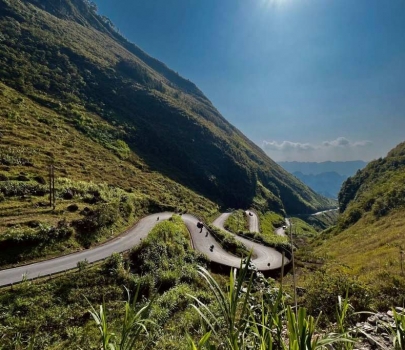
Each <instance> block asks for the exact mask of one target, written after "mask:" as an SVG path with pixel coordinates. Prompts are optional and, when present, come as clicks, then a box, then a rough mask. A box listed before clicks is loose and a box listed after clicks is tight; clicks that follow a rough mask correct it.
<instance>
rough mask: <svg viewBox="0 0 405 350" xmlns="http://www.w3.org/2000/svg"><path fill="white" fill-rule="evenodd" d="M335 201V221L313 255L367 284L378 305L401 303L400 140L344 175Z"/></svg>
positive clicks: (404, 282) (404, 220) (403, 193)
mask: <svg viewBox="0 0 405 350" xmlns="http://www.w3.org/2000/svg"><path fill="white" fill-rule="evenodd" d="M339 205H340V210H341V211H342V214H341V216H340V218H339V224H338V226H337V228H336V229H335V230H332V231H329V232H328V233H326V234H324V235H323V236H322V237H321V239H319V240H318V241H317V244H318V247H317V248H316V253H317V254H318V255H319V256H326V257H328V258H329V259H332V260H334V261H335V262H338V264H339V265H340V266H342V267H345V268H344V269H345V271H346V272H347V273H349V274H352V275H354V276H356V277H358V278H359V279H360V280H363V281H365V282H367V283H368V284H369V285H370V286H371V288H372V291H373V292H374V296H375V297H376V299H377V304H382V305H383V306H384V307H386V306H389V305H390V304H401V303H403V300H401V298H402V296H403V295H404V293H405V278H404V273H405V271H404V268H405V264H404V259H405V255H404V253H405V252H404V249H405V235H404V231H403V228H404V227H405V143H401V144H399V145H398V146H397V147H396V148H394V149H393V150H392V151H390V152H389V153H388V155H387V156H386V157H385V158H380V159H378V160H375V161H373V162H371V163H369V164H368V165H367V166H366V168H364V169H363V170H361V171H358V172H357V174H356V175H355V176H353V177H351V178H349V179H347V180H346V182H345V183H344V184H343V186H342V189H341V191H340V193H339ZM336 266H337V265H334V268H336Z"/></svg>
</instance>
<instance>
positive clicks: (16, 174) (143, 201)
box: [0, 83, 217, 264]
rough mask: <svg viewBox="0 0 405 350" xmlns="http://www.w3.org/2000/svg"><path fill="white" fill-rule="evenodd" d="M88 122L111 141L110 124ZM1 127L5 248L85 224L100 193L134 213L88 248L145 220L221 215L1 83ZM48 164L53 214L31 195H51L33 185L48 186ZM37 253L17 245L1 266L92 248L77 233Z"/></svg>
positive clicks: (0, 232) (0, 229) (0, 228)
mask: <svg viewBox="0 0 405 350" xmlns="http://www.w3.org/2000/svg"><path fill="white" fill-rule="evenodd" d="M83 116H84V117H85V116H87V117H88V118H89V120H93V124H89V125H90V126H91V127H90V126H89V130H90V133H91V130H97V131H99V132H100V133H101V132H102V130H103V127H104V126H105V127H106V128H107V129H105V132H104V134H106V135H107V136H108V132H109V129H108V124H106V123H105V122H103V121H102V120H100V119H98V118H97V117H96V116H94V115H90V114H88V113H83ZM90 118H91V119H90ZM0 125H1V126H0V132H1V135H2V136H1V143H0V191H1V192H2V194H1V195H0V196H1V199H2V200H0V208H1V214H0V215H1V218H2V219H1V220H0V241H4V240H5V237H6V236H7V235H11V236H15V235H16V234H17V233H20V234H21V233H22V232H25V233H27V232H28V231H30V230H31V231H32V228H31V227H32V226H33V227H34V231H35V230H36V227H38V224H41V225H45V226H56V225H57V223H58V222H59V221H61V220H66V221H67V222H68V224H70V223H71V222H72V221H74V220H77V219H82V218H83V217H84V216H83V215H80V214H79V212H80V211H81V210H82V209H84V208H85V207H88V208H89V209H91V210H95V208H97V205H99V203H93V202H92V199H93V198H94V192H95V191H96V192H99V193H100V194H101V199H102V202H107V203H115V202H122V201H124V200H126V199H128V202H129V203H130V206H131V208H130V211H131V212H130V213H129V215H127V216H124V217H121V216H119V217H118V219H117V220H116V222H114V223H112V224H111V225H107V226H108V227H103V228H102V229H101V230H100V231H101V232H100V234H99V235H95V236H94V237H91V238H90V244H93V243H95V242H97V241H102V240H104V239H106V238H108V237H110V236H111V234H117V233H119V232H121V231H122V230H123V229H124V228H126V227H128V226H130V225H131V224H133V223H134V222H135V221H136V220H137V219H139V218H140V217H141V216H143V215H145V214H146V213H148V212H153V211H158V210H165V209H169V210H180V211H184V210H186V209H187V210H189V211H192V212H196V213H199V214H201V215H203V216H204V215H212V213H213V212H216V210H217V207H216V205H215V204H214V203H212V202H211V201H209V200H208V199H206V198H204V197H202V196H199V195H197V194H195V193H194V192H192V191H190V190H188V189H186V188H185V187H183V186H181V185H179V184H177V183H175V182H173V181H171V180H169V179H168V178H166V177H164V176H162V175H161V174H158V173H156V172H152V171H150V170H148V167H147V166H146V165H145V164H144V163H143V161H142V160H141V159H139V158H138V157H136V155H134V154H133V153H128V156H127V157H123V155H122V152H124V151H125V147H121V148H114V147H113V146H114V142H116V140H115V139H112V140H110V139H108V138H107V137H104V136H103V135H104V134H102V135H101V136H100V137H94V140H95V141H93V140H91V139H90V138H89V136H86V135H84V134H83V133H82V132H79V131H78V130H77V128H76V127H75V126H74V125H72V124H71V122H70V121H69V120H67V118H66V117H64V116H63V115H60V114H57V113H55V112H53V111H52V110H50V109H48V108H45V107H43V106H41V105H39V104H37V103H35V102H33V101H31V100H30V99H28V98H26V97H24V96H23V95H22V94H20V93H19V92H17V91H15V90H13V89H11V88H8V87H7V86H5V85H3V84H1V83H0ZM100 130H101V131H100ZM123 158H125V159H123ZM50 163H53V164H55V167H56V170H55V175H56V190H57V191H56V197H57V201H56V208H55V210H52V209H51V208H49V207H46V206H45V207H43V206H42V205H41V204H42V203H47V202H48V197H47V194H45V195H35V194H34V191H33V190H31V187H32V188H34V189H35V188H37V187H38V186H39V187H40V188H45V190H47V184H45V185H41V184H38V182H37V181H36V180H35V178H42V179H44V180H45V181H46V182H47V183H48V179H47V172H48V170H47V167H48V165H49V164H50ZM21 176H22V177H21ZM18 179H24V180H29V181H19V180H18ZM69 191H73V192H74V196H73V198H71V199H64V197H65V195H66V193H67V192H69ZM4 194H6V195H4ZM16 194H17V195H16ZM71 204H77V205H78V208H79V209H78V210H77V211H75V212H70V211H68V210H67V207H68V206H69V205H71ZM30 226H31V227H30ZM17 231H18V232H17ZM76 231H77V230H76ZM34 233H35V232H34ZM39 245H40V247H39V248H38V247H37V248H36V249H35V251H33V250H32V249H27V247H26V246H24V245H21V244H20V245H18V244H17V246H16V247H15V250H12V251H10V256H9V257H6V255H7V254H2V259H1V263H2V264H5V263H15V262H18V261H22V260H27V259H31V258H39V257H44V256H50V255H54V254H60V253H61V252H63V253H66V252H69V251H71V250H76V249H80V248H82V247H83V246H84V245H86V246H88V245H89V242H85V241H84V240H83V239H79V235H78V234H77V232H74V234H73V235H72V236H71V237H70V238H69V239H59V240H54V241H49V242H46V243H44V244H42V243H41V244H39ZM10 247H11V245H10V244H9V245H8V248H10ZM28 248H32V247H31V246H29V247H28ZM6 251H8V250H7V249H6Z"/></svg>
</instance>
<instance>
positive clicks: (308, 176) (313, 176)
mask: <svg viewBox="0 0 405 350" xmlns="http://www.w3.org/2000/svg"><path fill="white" fill-rule="evenodd" d="M279 164H280V165H281V166H282V167H283V168H284V169H286V170H287V171H289V172H290V173H292V174H293V175H294V176H295V177H297V178H298V179H299V180H301V181H302V182H303V183H305V184H306V185H308V186H309V187H310V188H312V189H313V190H314V191H315V192H317V193H319V194H322V195H323V196H325V197H328V198H334V199H336V198H337V197H338V193H339V190H340V188H341V186H342V184H343V182H344V181H345V180H346V179H347V178H348V177H350V176H353V175H354V174H355V173H356V172H357V171H358V170H359V169H362V168H364V167H365V166H366V165H367V163H366V162H363V161H362V160H356V161H348V162H331V161H329V162H321V163H315V162H279Z"/></svg>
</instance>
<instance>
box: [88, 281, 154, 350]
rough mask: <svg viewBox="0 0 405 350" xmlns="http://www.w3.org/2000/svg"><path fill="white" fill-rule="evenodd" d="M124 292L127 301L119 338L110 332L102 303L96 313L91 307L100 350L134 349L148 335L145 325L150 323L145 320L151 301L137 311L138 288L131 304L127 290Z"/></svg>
mask: <svg viewBox="0 0 405 350" xmlns="http://www.w3.org/2000/svg"><path fill="white" fill-rule="evenodd" d="M126 291H127V296H128V299H127V301H126V302H125V304H124V309H125V313H124V318H123V319H122V321H121V333H120V335H119V336H117V335H116V334H115V333H113V332H111V331H110V328H109V325H108V321H107V313H106V308H105V305H104V303H103V304H102V305H100V306H99V311H98V312H97V311H96V310H95V309H94V307H93V306H91V310H90V314H91V315H92V317H93V319H94V321H95V322H96V325H97V327H98V329H99V331H100V343H101V349H102V350H131V349H134V348H135V346H136V345H137V344H138V342H139V341H140V340H141V338H142V337H143V335H148V331H147V328H146V325H147V324H148V323H152V321H151V320H149V319H148V318H147V315H148V313H149V310H150V307H151V305H152V301H150V302H149V303H147V304H146V305H145V306H143V307H141V308H139V309H137V307H136V303H137V300H138V295H139V286H138V289H137V291H136V295H135V297H134V299H133V301H132V302H131V296H130V293H129V290H128V289H126ZM138 345H139V344H138Z"/></svg>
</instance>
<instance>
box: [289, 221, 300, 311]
mask: <svg viewBox="0 0 405 350" xmlns="http://www.w3.org/2000/svg"><path fill="white" fill-rule="evenodd" d="M294 229H295V234H297V229H296V228H294ZM290 241H291V259H292V269H293V287H294V304H295V315H297V312H298V305H297V286H296V282H295V262H294V242H293V236H292V220H291V218H290Z"/></svg>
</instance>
